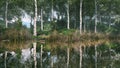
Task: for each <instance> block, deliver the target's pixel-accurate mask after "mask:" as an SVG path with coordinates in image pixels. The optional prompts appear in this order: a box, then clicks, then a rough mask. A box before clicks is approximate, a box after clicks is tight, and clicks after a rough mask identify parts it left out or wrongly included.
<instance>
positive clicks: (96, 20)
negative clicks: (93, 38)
mask: <svg viewBox="0 0 120 68" xmlns="http://www.w3.org/2000/svg"><path fill="white" fill-rule="evenodd" d="M97 16H98V15H97V1H96V0H95V30H94V32H95V33H97V22H98V19H97Z"/></svg>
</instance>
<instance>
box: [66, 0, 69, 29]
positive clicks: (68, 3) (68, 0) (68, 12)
mask: <svg viewBox="0 0 120 68" xmlns="http://www.w3.org/2000/svg"><path fill="white" fill-rule="evenodd" d="M69 2H70V1H69V0H68V5H67V29H70V15H69Z"/></svg>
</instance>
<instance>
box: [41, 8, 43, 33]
mask: <svg viewBox="0 0 120 68" xmlns="http://www.w3.org/2000/svg"><path fill="white" fill-rule="evenodd" d="M41 30H42V31H43V9H42V8H41Z"/></svg>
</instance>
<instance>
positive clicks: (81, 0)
mask: <svg viewBox="0 0 120 68" xmlns="http://www.w3.org/2000/svg"><path fill="white" fill-rule="evenodd" d="M82 2H83V0H80V34H82Z"/></svg>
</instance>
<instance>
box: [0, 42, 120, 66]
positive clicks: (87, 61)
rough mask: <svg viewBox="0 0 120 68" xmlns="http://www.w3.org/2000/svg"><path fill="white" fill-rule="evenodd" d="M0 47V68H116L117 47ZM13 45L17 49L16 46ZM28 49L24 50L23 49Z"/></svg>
mask: <svg viewBox="0 0 120 68" xmlns="http://www.w3.org/2000/svg"><path fill="white" fill-rule="evenodd" d="M13 45H14V47H16V49H15V48H12V47H11V48H10V46H11V45H10V44H9V45H7V44H6V46H9V47H7V48H6V47H4V46H5V45H4V46H2V45H0V68H113V67H114V68H119V67H120V65H119V64H120V47H119V45H120V43H109V44H108V43H105V44H99V45H98V44H95V45H92V46H85V45H81V44H78V45H74V46H67V45H64V44H61V45H56V44H53V45H49V44H41V43H37V42H33V43H28V44H27V43H22V44H19V45H18V44H13ZM15 45H16V46H15ZM26 45H27V47H26Z"/></svg>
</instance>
